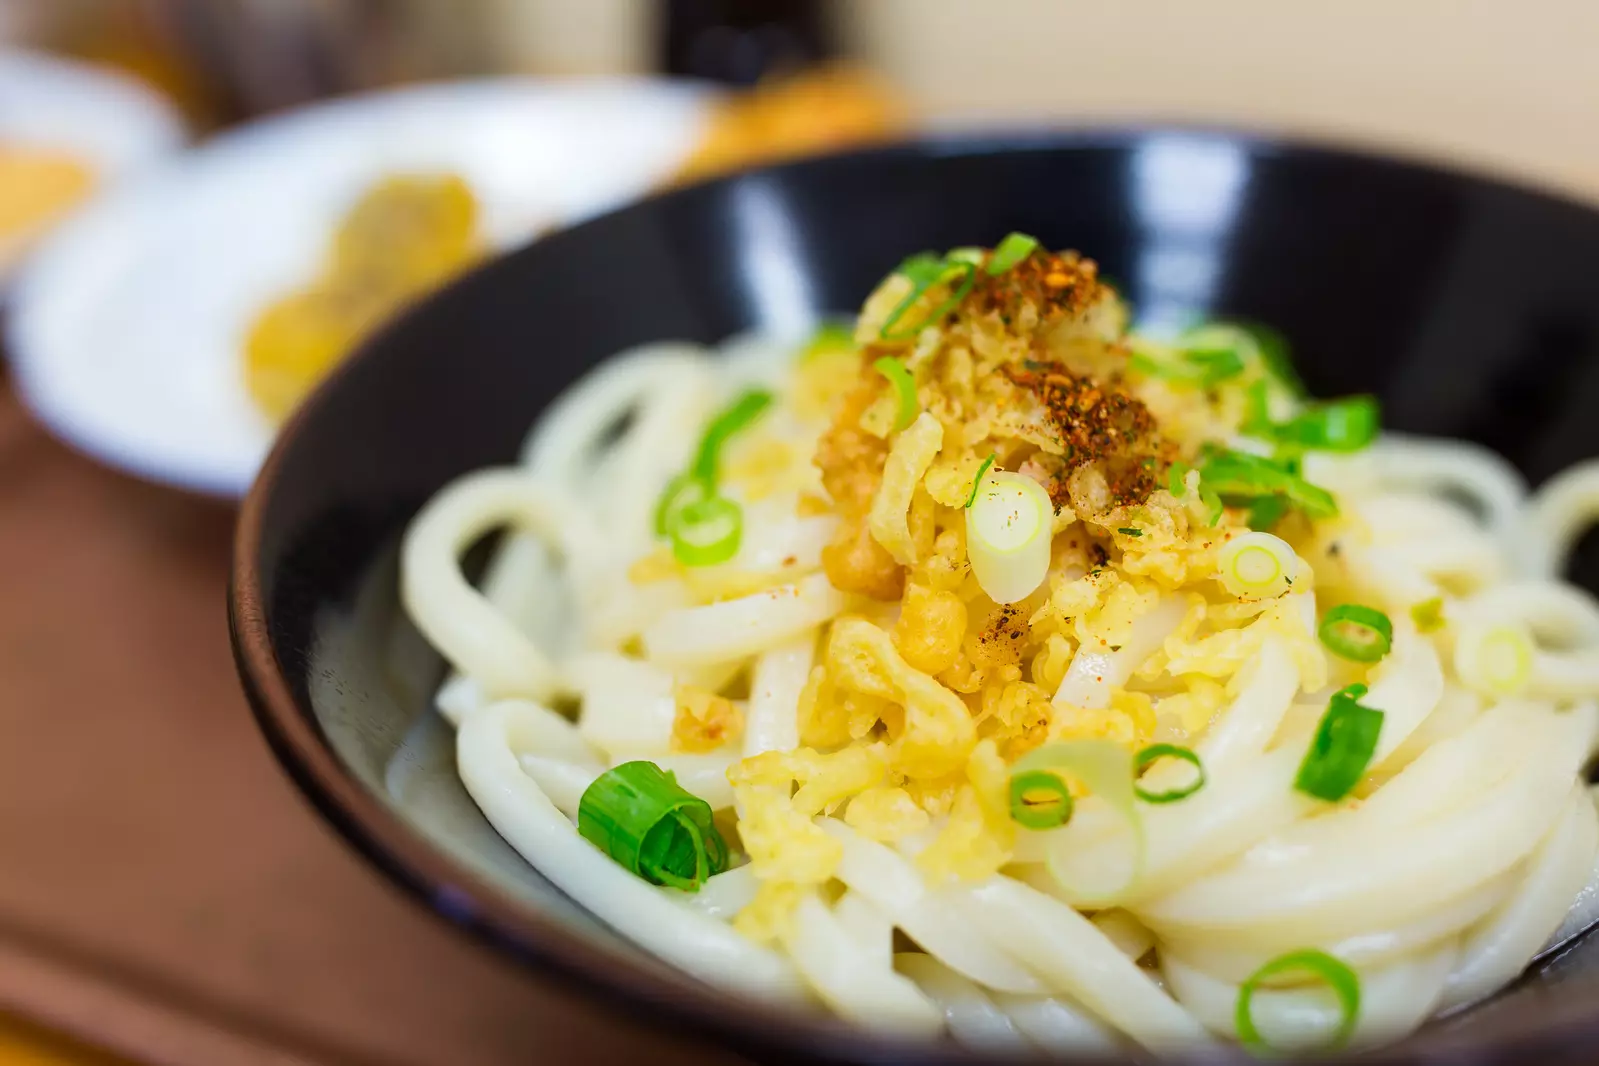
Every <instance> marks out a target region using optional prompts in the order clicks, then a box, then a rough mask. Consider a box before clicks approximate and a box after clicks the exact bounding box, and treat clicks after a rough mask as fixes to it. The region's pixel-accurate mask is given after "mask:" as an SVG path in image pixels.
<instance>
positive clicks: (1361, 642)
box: [1317, 603, 1394, 663]
mask: <svg viewBox="0 0 1599 1066" xmlns="http://www.w3.org/2000/svg"><path fill="white" fill-rule="evenodd" d="M1317 632H1318V635H1319V636H1320V637H1321V642H1322V643H1323V644H1325V645H1327V648H1328V650H1329V651H1331V652H1332V653H1333V654H1334V655H1337V656H1338V657H1339V658H1343V659H1348V660H1349V661H1350V662H1356V663H1374V662H1376V661H1377V660H1379V659H1381V658H1382V657H1383V656H1384V655H1387V654H1388V651H1389V649H1390V648H1392V647H1393V646H1394V624H1393V623H1392V622H1390V621H1389V620H1388V616H1387V615H1385V614H1383V613H1382V612H1381V611H1379V610H1377V609H1376V608H1375V607H1365V606H1362V605H1361V604H1358V603H1340V604H1339V605H1338V606H1336V607H1334V608H1333V609H1332V610H1330V611H1328V612H1327V614H1326V617H1324V618H1323V619H1322V620H1321V628H1320V629H1319V630H1318V631H1317Z"/></svg>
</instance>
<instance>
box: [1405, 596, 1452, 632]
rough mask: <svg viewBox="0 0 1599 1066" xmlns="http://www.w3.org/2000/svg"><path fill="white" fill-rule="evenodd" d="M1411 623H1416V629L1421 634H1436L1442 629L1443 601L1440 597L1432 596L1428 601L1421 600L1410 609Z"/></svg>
mask: <svg viewBox="0 0 1599 1066" xmlns="http://www.w3.org/2000/svg"><path fill="white" fill-rule="evenodd" d="M1410 618H1411V621H1413V622H1415V623H1416V628H1417V629H1418V630H1420V631H1421V632H1423V633H1436V632H1437V631H1438V630H1440V629H1442V628H1443V627H1444V600H1443V597H1442V596H1434V597H1433V598H1432V599H1430V600H1423V601H1421V602H1420V603H1418V604H1416V605H1415V606H1414V607H1412V608H1411V609H1410Z"/></svg>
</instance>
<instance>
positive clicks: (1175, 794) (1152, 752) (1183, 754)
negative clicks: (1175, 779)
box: [1133, 744, 1205, 803]
mask: <svg viewBox="0 0 1599 1066" xmlns="http://www.w3.org/2000/svg"><path fill="white" fill-rule="evenodd" d="M1162 759H1181V760H1182V761H1183V762H1185V763H1188V764H1189V765H1190V766H1192V767H1193V768H1194V771H1195V775H1194V779H1193V781H1192V782H1190V783H1189V784H1187V785H1180V786H1178V787H1177V788H1173V789H1167V790H1166V791H1164V792H1150V791H1147V790H1145V788H1144V787H1143V786H1142V785H1140V784H1138V776H1139V775H1140V774H1142V773H1143V772H1144V771H1145V770H1147V769H1148V768H1149V767H1151V766H1153V765H1154V764H1155V763H1157V762H1159V761H1160V760H1162ZM1204 787H1205V765H1204V763H1202V762H1200V761H1199V756H1198V754H1196V753H1195V752H1194V751H1193V750H1192V749H1191V748H1185V747H1182V746H1181V745H1179V744H1151V745H1150V746H1149V747H1147V748H1145V749H1144V750H1143V751H1141V752H1139V753H1138V754H1137V755H1135V756H1133V791H1134V792H1135V793H1137V794H1138V798H1139V799H1141V800H1143V801H1144V802H1145V803H1176V802H1177V801H1178V800H1180V799H1187V798H1188V797H1189V796H1192V795H1193V794H1194V793H1195V792H1198V791H1199V790H1200V789H1202V788H1204Z"/></svg>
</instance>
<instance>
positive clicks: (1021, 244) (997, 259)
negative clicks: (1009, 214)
mask: <svg viewBox="0 0 1599 1066" xmlns="http://www.w3.org/2000/svg"><path fill="white" fill-rule="evenodd" d="M1037 248H1038V238H1037V237H1029V236H1028V235H1027V234H1025V233H1009V234H1006V236H1005V239H1004V240H1002V241H1000V242H999V244H998V245H996V246H995V248H994V254H993V255H992V256H991V257H990V258H989V260H988V265H987V266H986V267H984V268H983V271H984V273H986V274H988V275H990V276H991V277H992V276H997V275H1000V274H1003V273H1005V271H1007V270H1009V269H1011V268H1012V267H1014V266H1015V265H1016V264H1017V263H1020V262H1021V261H1022V260H1023V259H1026V258H1027V257H1028V256H1030V255H1032V254H1033V252H1034V251H1035V250H1036V249H1037Z"/></svg>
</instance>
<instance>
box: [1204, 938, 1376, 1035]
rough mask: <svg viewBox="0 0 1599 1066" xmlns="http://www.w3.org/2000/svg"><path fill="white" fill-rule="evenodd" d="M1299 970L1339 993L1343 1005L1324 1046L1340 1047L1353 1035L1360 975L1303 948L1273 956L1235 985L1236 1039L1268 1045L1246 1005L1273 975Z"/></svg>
mask: <svg viewBox="0 0 1599 1066" xmlns="http://www.w3.org/2000/svg"><path fill="white" fill-rule="evenodd" d="M1300 973H1304V974H1309V975H1311V976H1312V977H1318V978H1320V979H1321V980H1322V982H1323V983H1325V984H1326V985H1327V987H1328V988H1330V989H1332V992H1333V995H1335V996H1337V997H1338V1005H1339V1006H1340V1007H1341V1008H1342V1011H1343V1017H1342V1019H1341V1020H1340V1021H1339V1023H1338V1031H1337V1032H1336V1033H1334V1034H1333V1038H1332V1041H1331V1043H1330V1044H1329V1045H1328V1046H1327V1048H1326V1050H1328V1051H1331V1050H1334V1049H1336V1048H1340V1047H1343V1046H1344V1045H1345V1044H1347V1043H1348V1042H1349V1038H1350V1037H1352V1036H1354V1035H1355V1026H1356V1025H1357V1024H1358V1023H1359V1021H1360V976H1359V975H1358V974H1356V973H1355V971H1354V970H1352V969H1350V967H1349V965H1348V964H1347V963H1345V962H1343V961H1341V960H1339V959H1336V958H1334V957H1333V956H1331V955H1329V954H1327V953H1326V952H1325V951H1318V950H1316V949H1315V948H1306V949H1305V950H1302V951H1290V952H1289V953H1288V954H1286V955H1280V956H1278V957H1277V958H1275V959H1272V960H1271V961H1270V962H1268V963H1267V964H1266V965H1264V966H1262V967H1261V968H1260V969H1258V970H1256V971H1255V972H1254V973H1253V974H1251V975H1250V976H1249V979H1248V980H1247V981H1245V982H1244V983H1243V984H1241V985H1239V986H1238V1007H1237V1009H1236V1010H1235V1011H1234V1013H1233V1025H1234V1027H1236V1028H1237V1030H1238V1040H1239V1042H1240V1043H1242V1044H1243V1045H1244V1046H1245V1047H1247V1048H1253V1049H1257V1050H1266V1049H1268V1048H1269V1046H1270V1045H1268V1044H1267V1042H1266V1040H1265V1038H1264V1037H1262V1036H1261V1035H1260V1030H1259V1029H1258V1028H1256V1026H1255V1019H1254V1017H1253V1015H1252V1014H1251V1013H1250V1009H1249V1008H1250V1004H1251V1003H1252V1002H1253V1001H1254V998H1255V993H1256V992H1257V991H1259V990H1260V988H1261V986H1262V985H1264V984H1265V983H1266V982H1267V981H1270V980H1272V979H1273V978H1277V977H1283V976H1286V975H1288V974H1300Z"/></svg>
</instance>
